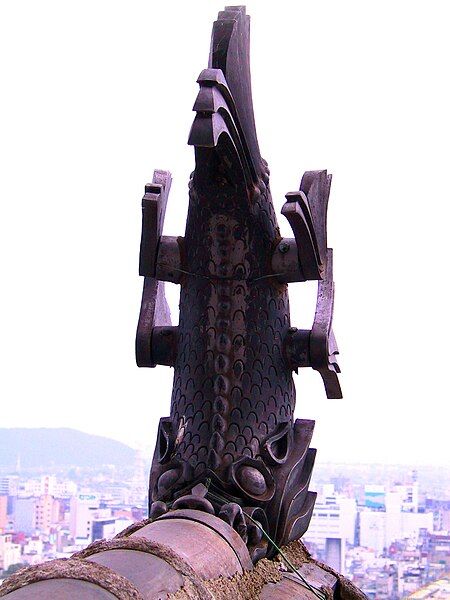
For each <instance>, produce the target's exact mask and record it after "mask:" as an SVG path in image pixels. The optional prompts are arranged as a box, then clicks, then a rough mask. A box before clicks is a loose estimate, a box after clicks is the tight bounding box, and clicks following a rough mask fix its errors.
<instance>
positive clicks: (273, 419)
mask: <svg viewBox="0 0 450 600" xmlns="http://www.w3.org/2000/svg"><path fill="white" fill-rule="evenodd" d="M198 83H199V85H200V91H199V94H198V97H197V100H196V102H195V105H194V111H195V112H196V116H195V119H194V123H193V125H192V129H191V133H190V137H189V144H190V145H192V146H194V148H195V160H196V166H195V170H194V172H193V174H192V176H191V180H190V182H189V211H188V217H187V223H186V232H185V236H184V237H178V238H174V237H168V236H163V235H162V227H163V220H164V214H165V209H166V204H167V198H168V194H169V189H170V183H171V176H170V174H169V173H168V172H164V171H156V172H155V174H154V177H153V182H152V183H151V184H149V185H147V186H146V188H145V195H144V197H143V200H142V213H143V221H142V241H141V253H140V274H141V275H143V276H144V277H145V279H144V291H143V298H142V306H141V313H140V318H139V324H138V331H137V340H136V356H137V363H138V365H139V366H146V367H154V366H156V365H158V364H162V365H169V366H171V367H173V368H174V381H173V393H172V401H171V410H170V416H169V417H166V418H163V419H161V421H160V425H159V433H158V440H157V445H156V450H155V455H154V459H153V464H152V469H151V475H150V490H149V499H150V515H151V516H154V517H156V516H160V515H161V514H163V513H165V512H166V511H167V510H169V509H170V508H173V509H193V508H194V509H200V510H203V511H206V512H209V513H211V514H216V515H219V516H221V517H222V518H223V519H224V520H226V521H227V522H228V523H230V524H231V525H232V526H233V527H234V528H235V529H236V530H237V531H238V532H239V533H240V534H241V536H242V537H243V539H244V540H245V541H246V543H247V545H248V548H249V550H250V554H251V556H252V558H253V560H257V559H259V558H260V557H262V556H264V555H265V554H266V553H267V552H268V548H267V541H266V540H265V538H264V536H263V535H262V534H261V530H260V528H259V526H258V524H261V525H262V526H263V528H264V529H265V530H266V531H268V532H269V533H270V534H271V536H272V538H273V539H275V541H276V542H277V543H278V544H280V545H281V544H284V543H286V542H288V541H290V540H293V539H297V538H299V537H300V536H301V535H302V534H303V533H304V532H305V531H306V529H307V527H308V524H309V520H310V517H311V514H312V510H313V506H314V501H315V494H314V493H313V492H310V491H308V484H309V480H310V476H311V470H312V467H313V463H314V458H315V450H314V449H311V448H310V447H309V446H310V441H311V437H312V433H313V428H314V422H313V421H307V420H302V419H297V420H295V421H294V419H293V414H294V407H295V388H294V383H293V379H292V372H293V371H296V370H297V369H298V368H299V367H312V368H313V369H315V370H317V371H318V372H319V373H320V375H321V376H322V378H323V382H324V385H325V390H326V393H327V396H328V397H329V398H340V397H341V390H340V387H339V382H338V379H337V374H336V373H337V372H338V371H339V369H338V365H337V363H336V354H337V353H338V350H337V346H336V342H335V339H334V336H333V332H332V329H331V321H332V313H333V281H332V252H331V250H329V249H327V236H326V212H327V203H328V196H329V193H330V184H331V176H330V175H328V174H327V172H326V171H310V172H307V173H305V174H304V176H303V178H302V181H301V184H300V190H299V191H298V192H292V193H289V194H287V196H286V200H287V201H286V203H285V204H284V206H283V208H282V214H283V215H284V216H285V217H286V218H287V219H288V221H289V223H290V225H291V227H292V230H293V233H294V238H293V239H285V238H282V237H281V236H280V233H279V229H278V225H277V219H276V215H275V213H274V209H273V205H272V200H271V195H270V189H269V170H268V168H267V163H266V162H265V161H264V160H263V159H262V158H261V155H260V152H259V147H258V141H257V137H256V130H255V123H254V116H253V107H252V94H251V82H250V66H249V17H248V16H247V15H246V13H245V8H244V7H241V6H240V7H227V8H226V9H225V10H224V11H223V12H221V13H219V17H218V20H217V21H216V22H215V23H214V27H213V33H212V43H211V52H210V56H209V65H208V68H207V69H205V70H204V71H202V73H201V74H200V76H199V78H198ZM307 280H317V281H318V282H319V283H318V288H319V289H318V298H317V310H316V315H315V319H314V323H313V326H312V328H311V330H297V329H296V328H294V327H291V324H290V317H289V300H288V292H287V284H288V283H291V282H295V281H307ZM164 281H171V282H175V283H179V284H180V286H181V295H180V318H179V325H178V326H176V327H175V326H172V325H171V323H170V313H169V310H168V307H167V303H166V301H165V298H164V287H163V286H164ZM255 522H257V523H256V524H255Z"/></svg>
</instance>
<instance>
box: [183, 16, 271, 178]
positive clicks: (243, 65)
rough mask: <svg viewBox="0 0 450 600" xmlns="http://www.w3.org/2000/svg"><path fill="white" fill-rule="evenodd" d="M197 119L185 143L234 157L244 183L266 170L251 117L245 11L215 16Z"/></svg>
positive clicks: (197, 102) (248, 40)
mask: <svg viewBox="0 0 450 600" xmlns="http://www.w3.org/2000/svg"><path fill="white" fill-rule="evenodd" d="M198 83H199V84H200V92H199V95H198V97H197V101H196V103H195V105H194V110H195V111H196V112H197V116H196V118H195V120H194V124H193V126H192V130H191V134H190V137H189V143H190V144H191V145H193V146H196V147H197V148H205V147H209V148H211V147H219V146H220V142H219V140H220V138H221V136H222V135H223V134H225V135H226V136H227V137H228V140H227V141H226V143H224V144H223V148H220V150H219V151H225V152H229V151H230V149H232V151H233V153H234V154H235V155H236V156H237V157H238V160H239V163H240V164H241V168H242V171H243V175H244V178H245V181H246V184H247V185H249V186H251V184H252V183H253V184H254V183H256V182H257V180H258V179H259V177H260V176H261V174H262V173H264V172H265V170H266V165H265V164H264V163H263V161H262V159H261V156H260V153H259V146H258V140H257V136H256V129H255V119H254V114H253V102H252V90H251V78H250V17H249V16H248V15H247V14H246V13H245V7H243V6H237V7H227V8H226V10H224V11H222V12H220V13H219V16H218V19H217V21H215V23H214V26H213V31H212V37H211V49H210V55H209V64H208V69H205V70H204V71H202V73H201V74H200V76H199V79H198Z"/></svg>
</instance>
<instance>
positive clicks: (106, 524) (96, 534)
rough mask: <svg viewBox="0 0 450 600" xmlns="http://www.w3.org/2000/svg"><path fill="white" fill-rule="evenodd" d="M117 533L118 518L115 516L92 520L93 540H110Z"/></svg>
mask: <svg viewBox="0 0 450 600" xmlns="http://www.w3.org/2000/svg"><path fill="white" fill-rule="evenodd" d="M115 535H116V519H114V518H113V517H109V518H104V519H94V520H93V521H92V541H93V542H95V540H102V539H106V540H110V539H112V538H113V537H114V536H115Z"/></svg>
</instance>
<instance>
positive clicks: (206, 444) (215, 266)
mask: <svg viewBox="0 0 450 600" xmlns="http://www.w3.org/2000/svg"><path fill="white" fill-rule="evenodd" d="M268 193H269V192H268V189H267V187H266V185H265V184H264V183H263V182H261V183H260V185H259V188H258V190H257V192H256V193H255V197H254V198H253V202H254V204H253V207H252V208H253V210H252V213H253V214H252V218H251V219H249V218H248V217H249V216H250V215H249V214H248V211H247V214H245V210H243V209H242V205H243V204H244V206H245V202H244V203H243V202H242V199H240V198H236V201H235V203H234V205H232V206H230V205H229V196H228V205H227V206H225V205H221V204H220V201H218V202H217V203H216V205H215V206H212V205H211V203H210V202H209V203H207V202H204V201H203V199H202V198H199V197H198V196H197V194H196V191H195V187H194V186H193V185H191V192H190V210H189V215H188V222H187V226H186V238H185V250H186V267H187V268H186V270H187V271H189V272H190V273H192V275H188V276H186V279H185V281H184V282H183V283H182V287H181V298H180V324H179V334H180V342H179V354H178V358H177V361H176V364H175V374H174V386H173V395H172V411H171V418H172V422H173V426H174V430H175V431H176V432H177V434H178V436H177V438H178V441H177V443H176V447H175V453H176V455H177V456H178V457H179V458H180V459H182V460H183V461H184V460H187V461H189V463H190V464H191V465H192V466H193V467H194V476H195V477H197V476H199V475H201V474H202V472H203V471H204V470H205V469H206V468H207V467H210V468H213V469H215V470H216V471H217V470H219V472H220V469H221V467H222V468H225V467H227V466H229V464H230V463H231V462H233V461H234V460H236V459H238V458H240V457H241V456H242V455H244V456H249V457H251V458H257V457H259V456H260V443H261V440H262V439H263V438H266V437H267V435H268V434H269V433H270V432H272V431H273V430H274V429H275V427H276V426H277V425H278V424H279V423H281V422H286V421H288V420H290V419H291V417H292V411H293V406H294V397H295V396H294V394H295V392H294V386H293V383H292V375H291V371H290V369H289V368H288V367H287V366H286V364H285V361H284V359H283V355H282V349H283V339H284V336H285V334H286V331H287V329H288V328H289V326H290V322H289V304H288V297H287V292H286V289H285V287H284V286H275V285H273V283H272V282H271V280H270V278H266V279H262V278H261V277H264V275H266V273H264V272H262V271H261V264H262V265H263V266H264V260H263V261H261V260H257V259H258V258H260V257H261V256H269V254H270V253H271V251H272V247H273V242H274V240H275V239H276V237H277V236H278V235H279V234H278V228H277V224H276V220H275V218H274V217H275V215H274V213H273V210H270V209H271V207H272V205H271V202H268V201H267V200H268ZM255 217H256V218H255ZM261 230H262V231H264V232H265V235H264V236H261V235H256V231H259V232H261ZM191 236H192V237H193V239H190V237H191ZM255 245H259V246H262V248H255V247H254V246H255ZM269 315H270V316H269ZM243 423H245V424H246V425H245V426H244V427H243V426H242V424H243Z"/></svg>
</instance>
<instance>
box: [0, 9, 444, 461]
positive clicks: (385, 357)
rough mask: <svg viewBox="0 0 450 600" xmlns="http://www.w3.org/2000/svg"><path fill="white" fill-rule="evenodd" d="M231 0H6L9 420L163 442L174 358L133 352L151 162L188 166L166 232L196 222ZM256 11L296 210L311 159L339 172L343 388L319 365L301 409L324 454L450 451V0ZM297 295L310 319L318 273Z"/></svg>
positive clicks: (271, 133)
mask: <svg viewBox="0 0 450 600" xmlns="http://www.w3.org/2000/svg"><path fill="white" fill-rule="evenodd" d="M222 7H223V5H222V3H220V2H217V1H215V0H209V1H206V0H196V1H195V2H185V3H182V2H179V3H178V2H173V1H172V2H165V3H162V2H153V1H152V0H147V1H135V0H128V1H127V2H115V1H111V0H108V1H106V0H95V1H92V0H89V1H86V0H78V1H77V2H75V1H72V2H68V1H66V2H61V1H60V0H58V1H49V0H41V1H40V2H34V1H31V0H23V1H20V2H3V3H2V4H1V8H0V51H1V56H2V61H1V66H0V73H1V79H0V81H1V87H2V92H1V96H0V119H1V123H0V131H1V134H0V135H1V138H0V144H1V148H0V154H1V157H0V158H1V171H2V176H1V184H0V185H1V219H0V228H1V231H0V251H1V256H2V267H1V281H2V292H1V311H0V319H1V323H0V327H1V329H0V331H1V338H0V339H1V356H0V360H1V371H2V374H1V377H0V395H1V408H0V416H1V421H0V426H7V427H13V426H26V427H36V426H48V427H55V426H70V427H74V428H78V429H81V430H84V431H88V432H92V433H98V434H102V435H106V436H110V437H114V438H117V439H120V440H122V441H125V442H127V443H130V444H134V445H137V444H145V445H149V446H153V444H154V436H155V430H156V425H157V422H158V419H159V417H161V416H166V415H168V413H169V402H170V391H171V379H172V371H171V369H169V368H167V367H159V368H157V369H154V370H145V369H141V370H140V369H138V368H137V367H136V366H135V362H134V335H135V328H136V323H137V317H138V312H139V306H140V295H141V287H142V281H141V279H140V278H139V277H138V251H139V240H140V219H141V215H140V202H141V198H142V195H143V189H144V184H145V183H146V182H147V181H149V180H150V179H151V176H152V172H153V169H154V168H162V169H168V170H170V171H171V172H172V174H173V185H172V191H171V195H170V198H169V204H168V210H167V216H166V223H165V228H164V233H165V234H167V235H182V234H183V233H184V221H185V216H186V210H187V200H188V197H187V183H188V178H189V173H190V171H191V170H192V168H193V165H194V161H193V150H192V148H190V147H188V146H187V144H186V142H187V137H188V133H189V128H190V125H191V122H192V119H193V113H192V112H191V108H192V105H193V102H194V100H195V97H196V94H197V89H198V88H197V84H196V78H197V75H198V74H199V72H200V71H201V70H202V69H203V68H204V67H206V66H207V58H208V50H209V39H210V31H211V26H212V22H213V20H214V19H215V18H216V15H217V12H218V11H219V10H220V9H221V8H222ZM247 11H248V12H249V14H250V15H251V16H252V47H251V54H252V72H253V95H254V104H255V112H256V124H257V130H258V135H259V141H260V147H261V151H262V154H263V156H264V157H265V158H266V159H267V160H268V162H269V166H270V168H271V172H272V179H271V188H272V195H273V199H274V204H275V208H276V210H277V212H278V214H279V211H280V208H281V206H282V204H283V200H284V194H285V193H286V192H288V191H293V190H296V189H298V185H299V182H300V178H301V175H302V173H303V172H304V171H305V170H310V169H322V168H326V169H328V170H329V172H331V173H333V177H334V178H333V185H332V192H331V197H330V209H329V244H330V245H331V246H332V247H333V248H334V253H335V255H334V256H335V260H334V263H335V280H336V303H335V321H334V329H335V333H336V337H337V341H338V344H339V347H340V350H341V360H340V363H341V368H342V371H343V373H342V377H341V383H342V387H343V391H344V400H326V398H325V394H324V391H323V386H322V382H321V379H320V377H319V375H318V374H317V373H315V372H313V371H311V372H309V370H302V371H301V372H300V374H299V376H298V377H296V384H297V396H298V399H297V410H296V414H297V416H299V417H303V418H313V419H316V420H317V425H316V434H315V438H314V442H315V445H316V446H317V447H318V449H319V459H321V460H325V461H326V460H344V461H350V462H357V461H361V462H364V461H376V462H407V463H412V464H414V463H416V464H420V463H430V464H448V463H449V462H450V449H449V437H450V434H449V430H450V426H449V417H450V409H449V400H450V394H449V391H448V387H447V385H446V381H447V373H448V371H449V367H448V363H447V361H448V340H449V325H448V311H449V309H448V290H447V283H448V275H447V272H448V243H447V239H448V231H449V217H450V211H449V196H450V193H449V183H448V180H449V176H448V173H449V143H450V142H449V140H450V118H449V106H450V88H449V58H450V48H449V46H450V43H449V33H448V27H449V25H448V24H449V14H448V3H447V2H446V1H444V0H443V1H441V2H439V1H433V0H431V1H429V2H424V1H422V2H415V1H411V0H409V1H403V0H397V1H392V0H390V1H385V0H381V1H380V0H376V1H370V2H368V1H361V0H354V1H348V0H342V1H339V2H336V1H333V2H323V1H321V0H319V1H318V0H314V1H312V0H309V1H308V2H297V1H295V2H287V1H286V2H283V1H281V0H280V1H279V2H277V3H273V2H270V3H269V2H262V1H261V0H260V1H258V2H257V1H255V0H248V2H247ZM280 224H281V228H282V233H283V234H284V235H286V236H290V235H291V234H290V232H289V228H288V227H287V223H285V222H284V219H282V218H281V217H280ZM176 292H177V289H176V288H175V287H174V288H173V290H172V289H171V290H170V292H169V293H170V300H171V304H172V307H173V308H174V309H175V310H174V316H175V318H176V313H177V311H176V306H177V295H176ZM290 293H291V304H292V323H293V325H296V326H300V327H310V326H311V324H312V318H313V314H314V303H315V284H313V283H308V284H292V285H290Z"/></svg>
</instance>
